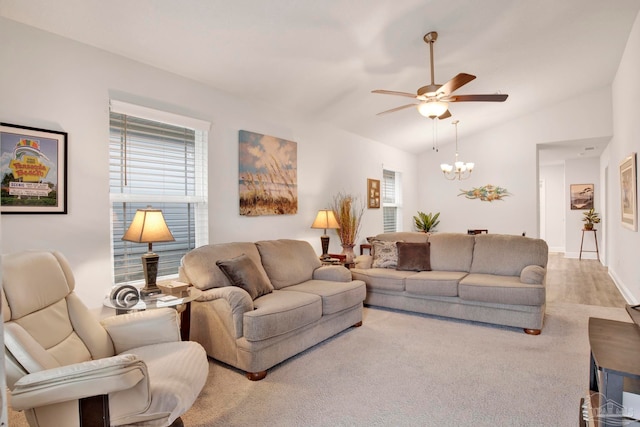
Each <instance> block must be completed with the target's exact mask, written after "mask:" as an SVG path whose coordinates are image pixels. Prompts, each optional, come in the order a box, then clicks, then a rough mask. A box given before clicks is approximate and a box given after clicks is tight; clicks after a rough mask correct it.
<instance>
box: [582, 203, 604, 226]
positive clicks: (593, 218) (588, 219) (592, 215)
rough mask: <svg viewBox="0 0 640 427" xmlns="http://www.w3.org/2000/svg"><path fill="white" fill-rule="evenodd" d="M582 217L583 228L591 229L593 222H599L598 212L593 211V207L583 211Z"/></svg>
mask: <svg viewBox="0 0 640 427" xmlns="http://www.w3.org/2000/svg"><path fill="white" fill-rule="evenodd" d="M583 215H584V218H582V221H583V222H584V229H585V230H593V224H598V223H599V222H600V215H599V214H598V212H595V211H594V210H593V208H591V209H589V210H588V211H586V212H584V213H583Z"/></svg>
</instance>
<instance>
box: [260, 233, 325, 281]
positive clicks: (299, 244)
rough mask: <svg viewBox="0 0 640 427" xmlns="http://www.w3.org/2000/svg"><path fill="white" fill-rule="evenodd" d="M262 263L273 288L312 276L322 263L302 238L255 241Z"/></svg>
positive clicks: (308, 278) (305, 279)
mask: <svg viewBox="0 0 640 427" xmlns="http://www.w3.org/2000/svg"><path fill="white" fill-rule="evenodd" d="M256 246H257V247H258V251H259V252H260V257H261V258H262V265H263V267H264V269H265V271H266V272H267V275H268V276H269V279H270V281H271V284H272V285H273V287H274V288H275V289H282V288H284V287H286V286H291V285H297V284H298V283H302V282H306V281H307V280H310V279H311V278H312V277H313V271H314V270H315V269H316V268H318V267H320V266H321V265H322V263H321V262H320V258H319V257H318V255H317V254H316V253H315V251H314V250H313V248H312V247H311V245H310V244H309V242H306V241H304V240H288V239H280V240H262V241H260V242H256Z"/></svg>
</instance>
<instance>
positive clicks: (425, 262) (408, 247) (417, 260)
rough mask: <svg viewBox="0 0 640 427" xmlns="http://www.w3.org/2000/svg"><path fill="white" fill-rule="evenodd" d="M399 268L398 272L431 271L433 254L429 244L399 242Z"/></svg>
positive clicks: (397, 244)
mask: <svg viewBox="0 0 640 427" xmlns="http://www.w3.org/2000/svg"><path fill="white" fill-rule="evenodd" d="M396 247H397V248H398V266H397V267H396V270H406V271H430V270H431V254H430V252H431V251H430V246H429V242H426V243H409V242H398V243H396Z"/></svg>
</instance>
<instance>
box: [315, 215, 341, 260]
mask: <svg viewBox="0 0 640 427" xmlns="http://www.w3.org/2000/svg"><path fill="white" fill-rule="evenodd" d="M311 228H323V229H324V234H323V235H322V236H320V242H321V243H322V255H321V256H320V259H321V260H325V259H328V258H331V257H330V256H329V254H328V252H329V236H328V235H327V228H340V225H338V221H336V217H335V215H334V214H333V211H332V210H331V209H320V210H319V211H318V215H317V216H316V219H315V221H313V224H311Z"/></svg>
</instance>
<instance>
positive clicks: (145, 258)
mask: <svg viewBox="0 0 640 427" xmlns="http://www.w3.org/2000/svg"><path fill="white" fill-rule="evenodd" d="M159 259H160V257H159V256H158V254H155V253H153V252H147V253H146V254H144V255H142V270H143V272H144V283H145V284H144V288H142V289H140V296H141V297H142V298H145V297H148V296H150V295H155V294H160V293H162V291H161V290H160V289H159V288H158V287H157V286H156V278H157V277H158V260H159Z"/></svg>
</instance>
